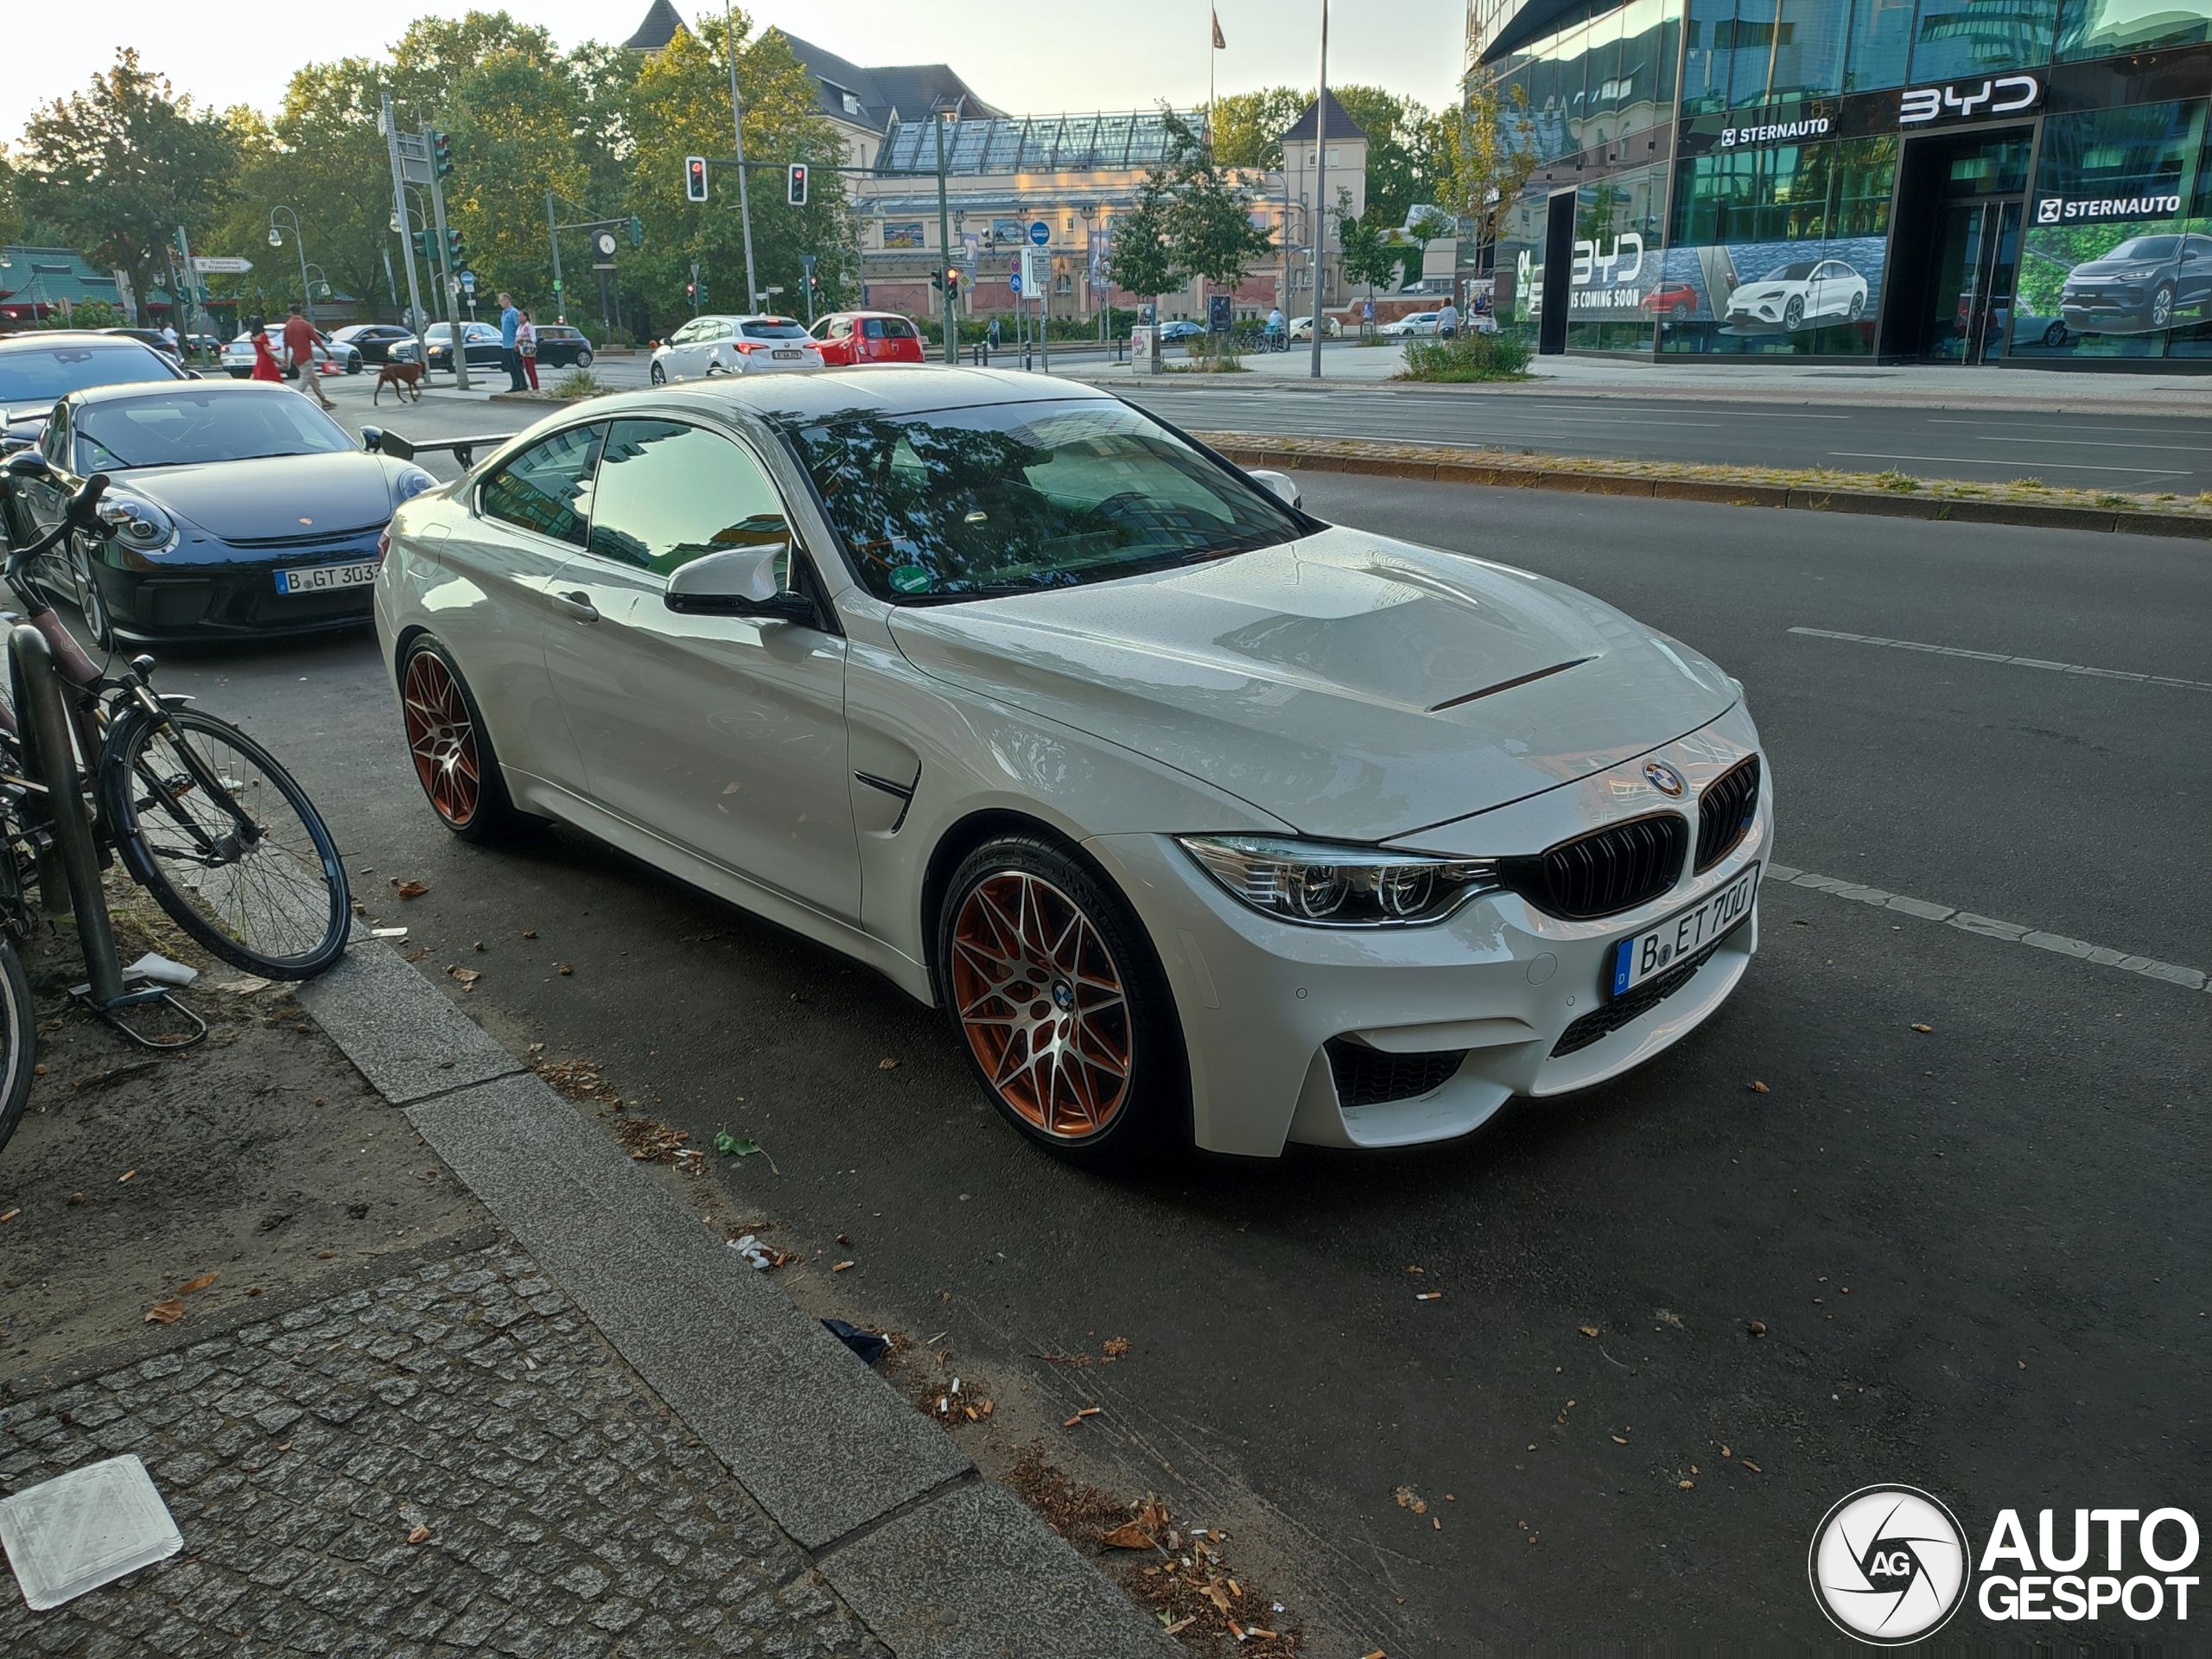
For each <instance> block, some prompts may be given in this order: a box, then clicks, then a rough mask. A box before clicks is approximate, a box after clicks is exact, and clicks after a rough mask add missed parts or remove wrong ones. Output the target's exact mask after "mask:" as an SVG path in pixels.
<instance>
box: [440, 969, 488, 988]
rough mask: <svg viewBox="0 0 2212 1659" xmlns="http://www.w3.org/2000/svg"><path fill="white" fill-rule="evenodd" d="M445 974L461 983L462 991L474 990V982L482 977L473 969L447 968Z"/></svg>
mask: <svg viewBox="0 0 2212 1659" xmlns="http://www.w3.org/2000/svg"><path fill="white" fill-rule="evenodd" d="M446 972H447V973H448V974H450V975H451V976H453V977H454V978H455V979H457V980H459V981H460V982H461V989H462V990H464V991H473V990H474V989H475V988H476V982H477V981H478V980H480V979H481V978H483V977H484V976H483V975H482V974H480V973H479V972H477V971H476V969H474V968H448V969H446Z"/></svg>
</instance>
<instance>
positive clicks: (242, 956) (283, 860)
mask: <svg viewBox="0 0 2212 1659" xmlns="http://www.w3.org/2000/svg"><path fill="white" fill-rule="evenodd" d="M51 470H52V469H51V468H50V467H48V464H47V462H46V460H45V458H44V457H43V456H41V455H40V454H37V453H36V452H35V451H29V450H27V451H24V452H22V453H21V454H16V455H13V456H10V458H9V460H8V461H7V463H6V465H5V466H4V467H0V518H4V521H5V524H6V528H7V531H8V539H9V543H10V551H9V555H8V559H7V563H6V566H5V569H4V573H0V579H4V581H5V582H6V584H7V586H8V587H9V588H10V590H12V591H13V593H14V594H15V595H16V598H17V599H19V600H20V601H22V604H23V607H24V614H23V618H22V620H23V621H24V622H26V623H28V624H29V626H31V627H32V628H34V629H35V630H36V631H37V632H39V633H40V634H41V635H42V636H43V637H44V639H45V640H46V642H47V645H48V647H49V649H50V651H51V652H52V656H53V663H54V673H55V675H56V677H58V679H59V680H60V683H61V684H62V686H63V688H64V690H66V691H67V693H68V694H69V702H70V709H69V716H70V721H71V725H72V727H73V734H74V738H75V746H76V747H77V749H78V751H79V753H80V754H81V756H82V757H83V768H84V773H83V775H84V779H85V784H86V791H85V792H86V794H87V795H88V796H89V801H88V802H87V803H86V804H87V807H88V809H89V810H88V816H89V817H90V819H91V823H92V831H93V834H94V836H95V839H96V842H97V846H98V849H99V853H100V855H101V856H102V858H103V859H105V856H106V855H108V854H110V853H113V854H115V855H118V856H120V858H121V859H122V861H123V865H124V869H125V870H127V871H128V872H129V873H130V877H131V879H132V880H135V881H137V883H138V885H139V886H141V887H144V888H145V889H146V890H147V891H148V892H149V893H151V894H152V895H153V897H154V899H155V900H156V903H158V904H159V905H160V906H161V907H162V909H163V910H165V911H167V912H168V914H169V916H170V917H171V918H173V919H174V920H175V922H176V924H177V925H178V926H180V927H181V928H182V929H183V930H184V931H185V932H187V933H188V934H189V935H190V936H191V937H192V938H194V939H195V940H197V941H198V942H199V943H200V944H202V945H203V946H205V947H206V948H207V950H209V951H210V952H212V953H213V955H215V956H217V957H220V958H222V959H223V960H224V961H225V962H227V963H231V964H232V966H234V967H238V968H242V969H245V970H246V971H247V972H249V973H253V974H258V975H260V976H263V977H264V978H266V979H285V980H298V979H308V978H312V977H313V976H315V975H316V974H319V973H321V972H322V971H323V970H324V969H327V968H328V967H330V966H331V965H332V964H333V963H335V962H336V961H337V960H338V958H339V957H340V956H341V955H343V954H344V952H345V949H346V935H347V933H348V931H349V930H350V929H351V926H352V895H351V894H350V893H349V892H348V890H347V887H346V869H345V866H344V865H343V864H342V863H341V862H340V860H339V855H338V847H337V843H336V842H335V841H334V840H333V839H332V837H331V834H330V831H329V829H327V827H326V826H325V825H324V823H323V822H322V817H321V814H320V813H318V812H317V811H316V810H315V804H314V803H313V802H312V801H310V800H309V799H308V796H307V792H306V791H304V790H302V788H301V787H300V786H299V785H298V784H297V783H296V782H295V781H294V780H293V779H292V776H291V774H290V773H289V772H287V771H285V769H284V767H283V765H282V763H280V762H279V761H278V760H277V759H276V757H275V756H274V755H272V754H270V753H269V751H268V750H267V749H265V748H264V747H262V746H261V745H260V744H259V743H258V742H257V741H255V740H254V739H252V738H251V737H249V736H247V735H246V734H245V733H244V732H242V731H240V730H239V729H238V728H237V727H235V726H232V724H230V722H228V721H224V720H220V719H218V718H217V717H216V716H214V715H208V714H204V713H202V712H200V710H198V709H191V708H188V707H187V706H186V705H187V704H188V703H189V702H191V699H190V698H188V697H184V696H173V695H161V694H156V692H155V691H154V690H153V689H152V686H151V684H150V678H151V676H152V674H153V671H154V667H155V664H154V659H153V658H151V657H148V656H138V657H134V658H131V659H130V664H129V666H128V667H127V668H125V669H124V671H122V672H121V673H119V674H114V675H107V674H103V673H102V672H101V670H100V666H99V664H96V663H94V662H93V661H92V658H90V657H88V656H86V654H85V652H84V651H83V649H82V648H81V647H80V646H79V645H78V643H77V640H76V639H75V637H74V636H73V635H72V634H71V633H70V632H69V630H68V628H67V626H66V625H65V624H64V623H63V622H62V620H61V619H60V616H59V615H57V614H56V613H55V611H54V601H53V600H52V598H51V597H50V596H49V595H48V594H47V592H46V590H45V588H43V587H42V586H41V584H40V582H39V580H38V578H37V576H36V575H35V573H34V568H33V567H34V566H35V563H36V562H37V561H38V560H40V559H41V558H43V557H45V556H47V555H48V554H49V553H51V552H53V551H54V550H55V549H57V548H59V547H60V546H62V545H63V544H64V543H67V541H68V540H69V538H70V537H73V536H82V535H91V534H95V533H98V532H99V530H100V527H101V524H102V519H101V516H100V508H99V499H100V496H101V494H102V493H104V492H105V490H106V488H107V486H108V478H107V475H106V474H104V473H95V474H92V476H91V477H90V478H88V479H86V480H85V482H84V484H83V485H82V486H80V487H79V489H78V490H77V491H76V493H73V495H72V496H70V498H69V500H68V505H67V507H66V508H65V510H64V511H63V512H62V514H61V516H60V520H59V522H58V523H57V524H55V525H54V529H53V530H52V531H48V532H44V533H41V532H40V531H38V529H37V527H36V525H35V524H31V523H30V522H29V510H28V508H27V507H26V506H25V505H24V503H23V501H22V498H21V494H20V492H19V490H18V487H17V486H18V484H19V483H20V481H21V480H23V479H24V478H27V477H46V476H50V474H51ZM27 747H28V746H27V745H26V743H25V741H24V735H23V734H22V732H21V731H20V730H19V729H18V728H17V724H16V713H15V711H14V710H13V709H10V708H7V707H5V706H4V705H0V764H4V765H5V766H6V767H7V769H8V771H9V772H10V773H11V774H15V775H16V776H18V777H19V778H20V779H21V780H22V782H23V783H24V784H26V785H28V786H29V787H30V788H32V789H38V788H39V787H40V785H39V784H38V775H39V774H38V770H37V768H36V766H35V764H34V765H32V766H25V765H24V764H23V763H24V761H25V760H26V759H27V758H28V759H29V760H31V761H33V762H35V760H36V755H35V753H29V754H28V755H27V753H26V752H27ZM48 806H49V807H50V808H54V807H58V804H57V803H54V802H51V801H49V802H48Z"/></svg>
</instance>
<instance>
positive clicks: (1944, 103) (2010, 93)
mask: <svg viewBox="0 0 2212 1659" xmlns="http://www.w3.org/2000/svg"><path fill="white" fill-rule="evenodd" d="M2041 102H2043V82H2042V81H2041V80H2040V79H2037V77H2036V76H2034V75H1996V76H1993V77H1992V78H1991V79H1987V80H1979V81H1975V80H1959V81H1953V82H1951V83H1950V84H1948V86H1915V87H1912V88H1910V90H1908V91H1907V92H1905V93H1904V98H1903V99H1901V101H1900V102H1899V103H1898V105H1897V125H1899V126H1901V127H1924V126H1926V125H1927V124H1929V122H1931V121H1971V120H1974V119H1975V118H1979V117H1987V116H1993V115H2017V114H2018V113H2019V112H2020V111H2022V110H2032V109H2033V108H2035V106H2036V105H2038V104H2040V103H2041Z"/></svg>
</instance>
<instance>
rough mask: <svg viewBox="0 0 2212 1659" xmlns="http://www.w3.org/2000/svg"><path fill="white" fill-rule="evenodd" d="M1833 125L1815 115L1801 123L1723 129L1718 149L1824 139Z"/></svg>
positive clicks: (1826, 118) (1781, 122)
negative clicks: (1805, 139) (1802, 139)
mask: <svg viewBox="0 0 2212 1659" xmlns="http://www.w3.org/2000/svg"><path fill="white" fill-rule="evenodd" d="M1832 126H1834V121H1832V120H1831V119H1830V118H1828V117H1827V116H1825V115H1815V116H1810V117H1808V118H1806V119H1804V120H1802V121H1775V122H1770V123H1768V124H1765V125H1764V126H1755V127H1723V128H1721V129H1720V148H1721V149H1742V148H1744V147H1745V146H1747V145H1753V144H1794V143H1796V142H1797V141H1798V140H1800V139H1801V138H1825V137H1827V136H1828V129H1829V128H1830V127H1832Z"/></svg>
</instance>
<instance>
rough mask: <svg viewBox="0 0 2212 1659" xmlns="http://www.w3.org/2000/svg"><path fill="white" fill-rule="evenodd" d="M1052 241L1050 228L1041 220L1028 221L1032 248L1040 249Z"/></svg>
mask: <svg viewBox="0 0 2212 1659" xmlns="http://www.w3.org/2000/svg"><path fill="white" fill-rule="evenodd" d="M1029 240H1030V242H1031V243H1032V244H1033V245H1034V246H1037V247H1040V248H1041V247H1043V246H1044V245H1046V243H1047V242H1049V241H1051V240H1052V226H1049V225H1047V224H1046V222H1045V221H1044V220H1043V219H1031V220H1030V221H1029Z"/></svg>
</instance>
